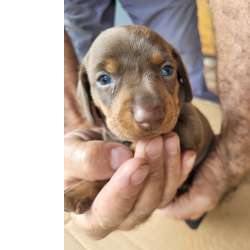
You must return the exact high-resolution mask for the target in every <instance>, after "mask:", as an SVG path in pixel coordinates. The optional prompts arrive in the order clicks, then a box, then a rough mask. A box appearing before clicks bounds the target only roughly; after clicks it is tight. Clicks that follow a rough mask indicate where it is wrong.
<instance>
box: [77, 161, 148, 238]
mask: <svg viewBox="0 0 250 250" xmlns="http://www.w3.org/2000/svg"><path fill="white" fill-rule="evenodd" d="M148 173H149V166H148V165H146V162H145V160H144V159H131V160H128V161H127V162H125V163H124V164H123V165H122V166H121V168H119V169H118V170H117V172H116V173H115V174H114V175H113V176H112V178H111V179H110V181H109V182H108V183H107V184H106V185H105V186H104V187H103V189H102V190H101V192H100V193H99V194H98V196H97V197H96V199H95V201H94V203H93V205H92V207H91V209H90V210H89V211H88V212H87V213H85V214H84V215H78V216H76V217H75V222H76V224H77V225H79V226H80V227H81V228H83V229H84V231H85V232H86V233H87V234H89V235H90V236H92V237H94V238H103V237H105V236H106V235H107V234H109V233H110V232H112V231H113V230H115V229H116V228H117V227H118V226H119V225H120V224H121V222H122V221H123V220H124V219H125V218H126V217H127V215H128V213H129V212H130V211H131V209H132V208H133V206H134V203H135V201H136V200H137V198H138V194H139V193H140V191H141V189H142V187H143V183H144V181H145V179H146V178H147V175H148Z"/></svg>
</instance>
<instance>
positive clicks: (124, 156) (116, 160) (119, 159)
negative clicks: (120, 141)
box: [111, 147, 132, 170]
mask: <svg viewBox="0 0 250 250" xmlns="http://www.w3.org/2000/svg"><path fill="white" fill-rule="evenodd" d="M131 156H132V155H131V152H130V151H129V150H128V149H125V148H124V147H116V148H113V149H112V150H111V168H112V169H114V170H116V169H118V168H119V167H120V166H121V165H122V163H124V162H125V161H127V160H128V159H130V158H131Z"/></svg>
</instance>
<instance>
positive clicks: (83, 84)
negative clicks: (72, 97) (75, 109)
mask: <svg viewBox="0 0 250 250" xmlns="http://www.w3.org/2000/svg"><path fill="white" fill-rule="evenodd" d="M76 91H77V101H78V104H79V107H80V112H81V114H82V116H83V117H84V118H85V119H86V120H87V121H88V123H89V124H90V125H94V124H95V119H94V105H93V101H92V97H91V93H90V84H89V80H88V75H87V71H86V68H85V66H84V64H82V65H81V66H80V71H79V76H78V84H77V90H76Z"/></svg>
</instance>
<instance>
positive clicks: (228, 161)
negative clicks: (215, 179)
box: [218, 114, 250, 187]
mask: <svg viewBox="0 0 250 250" xmlns="http://www.w3.org/2000/svg"><path fill="white" fill-rule="evenodd" d="M249 135H250V121H249V120H248V119H246V118H244V117H236V116H234V115H232V114H231V116H230V118H228V119H225V120H224V121H223V125H222V131H221V134H220V136H219V141H218V150H219V155H220V158H221V160H222V162H223V166H225V168H226V169H225V170H226V172H227V175H228V178H229V181H230V182H231V183H230V184H231V186H232V187H235V186H237V185H238V184H239V183H240V182H241V181H242V180H243V179H244V177H245V176H246V175H248V173H250V164H249V162H250V136H249Z"/></svg>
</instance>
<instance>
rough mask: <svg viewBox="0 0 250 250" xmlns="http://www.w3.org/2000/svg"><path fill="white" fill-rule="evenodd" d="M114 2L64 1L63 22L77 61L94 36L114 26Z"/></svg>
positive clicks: (103, 0)
mask: <svg viewBox="0 0 250 250" xmlns="http://www.w3.org/2000/svg"><path fill="white" fill-rule="evenodd" d="M114 8H115V1H114V0H64V20H65V24H64V25H65V29H66V30H67V32H68V34H69V36H70V38H71V40H72V43H73V46H74V48H75V51H76V54H77V56H78V59H79V61H81V60H82V58H83V56H84V55H85V54H86V52H87V50H88V48H89V47H90V45H91V43H92V42H93V40H94V39H95V38H96V36H97V35H98V34H99V33H100V32H101V31H103V30H105V29H107V28H110V27H112V26H113V25H114Z"/></svg>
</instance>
